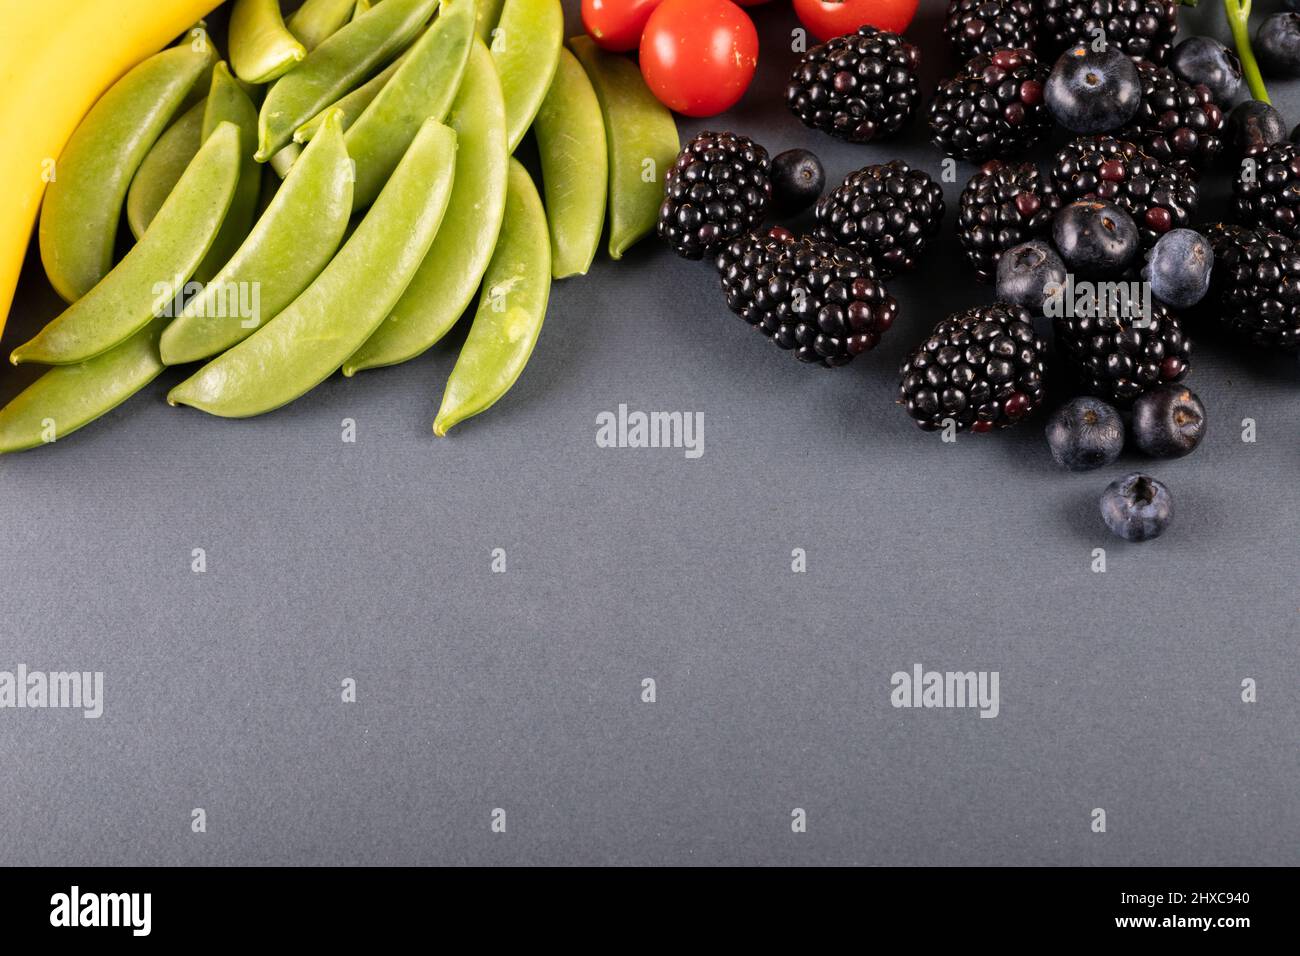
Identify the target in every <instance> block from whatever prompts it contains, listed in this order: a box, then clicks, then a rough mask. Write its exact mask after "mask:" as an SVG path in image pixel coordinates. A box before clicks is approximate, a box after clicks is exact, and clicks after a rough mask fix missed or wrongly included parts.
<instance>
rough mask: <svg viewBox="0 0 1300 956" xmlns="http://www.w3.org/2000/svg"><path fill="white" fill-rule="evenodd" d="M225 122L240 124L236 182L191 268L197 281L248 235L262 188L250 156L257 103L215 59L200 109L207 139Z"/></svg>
mask: <svg viewBox="0 0 1300 956" xmlns="http://www.w3.org/2000/svg"><path fill="white" fill-rule="evenodd" d="M225 122H230V123H234V124H235V125H236V126H238V127H239V185H238V186H236V187H235V195H234V198H232V199H231V200H230V208H229V209H227V210H226V219H225V221H224V222H223V223H222V224H221V231H220V232H218V233H217V238H216V239H214V240H213V241H212V248H210V249H209V250H208V254H207V255H206V256H204V257H203V261H202V262H201V263H199V267H198V268H197V269H195V270H194V278H196V279H198V280H199V281H200V282H207V281H208V280H209V279H211V278H212V277H213V276H214V275H216V274H217V273H218V272H219V271H220V270H221V267H222V266H224V265H225V264H226V262H227V260H229V259H230V257H231V256H232V255H234V252H235V250H236V249H238V248H239V246H240V243H242V242H243V241H244V239H245V238H246V237H247V236H248V230H249V229H251V228H252V226H253V217H254V216H256V215H257V197H258V194H259V193H260V192H261V191H262V167H261V165H260V164H259V163H258V162H257V160H255V159H254V158H253V151H254V149H255V147H256V146H257V107H255V106H254V105H253V101H252V100H251V99H249V98H248V94H247V93H245V92H244V88H243V87H242V86H240V85H239V82H238V81H237V80H236V79H235V78H234V77H233V76H231V75H230V70H229V69H227V67H226V64H225V63H218V64H217V65H216V67H214V68H213V70H212V88H211V90H210V91H209V92H208V105H207V109H206V110H204V113H203V138H204V139H207V138H208V137H209V136H211V135H212V133H213V131H214V130H215V129H216V128H217V127H218V126H220V125H221V124H222V123H225Z"/></svg>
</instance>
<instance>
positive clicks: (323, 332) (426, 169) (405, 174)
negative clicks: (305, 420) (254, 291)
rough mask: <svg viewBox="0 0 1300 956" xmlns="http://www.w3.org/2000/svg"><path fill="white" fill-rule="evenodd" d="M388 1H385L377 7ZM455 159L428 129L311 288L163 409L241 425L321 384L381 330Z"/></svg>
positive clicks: (451, 142) (448, 136)
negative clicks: (190, 410) (193, 411)
mask: <svg viewBox="0 0 1300 956" xmlns="http://www.w3.org/2000/svg"><path fill="white" fill-rule="evenodd" d="M394 2H396V0H385V2H384V3H383V4H381V8H382V7H383V6H386V5H387V4H389V3H394ZM378 9H379V8H377V9H376V11H375V13H377V12H378ZM373 15H374V14H371V16H373ZM455 158H456V134H455V133H454V132H453V131H452V130H451V129H449V128H448V127H446V126H443V125H441V124H440V123H438V122H436V121H434V120H427V121H426V122H425V124H424V126H422V127H421V128H420V132H419V133H417V134H416V136H415V139H414V141H413V142H412V143H411V146H410V148H409V149H408V150H407V151H406V155H405V156H403V157H402V161H401V162H400V163H398V165H397V169H396V170H394V172H393V176H392V178H391V179H390V180H389V181H388V185H386V186H385V187H384V191H383V192H382V193H380V194H379V198H378V199H377V200H375V204H374V205H373V206H371V207H370V211H369V212H368V213H367V214H366V217H365V218H364V219H363V220H362V221H361V224H360V225H359V226H357V229H356V231H355V232H354V233H353V234H352V236H351V237H350V238H349V239H348V240H347V242H345V243H344V245H343V248H342V249H340V250H339V253H338V255H336V256H335V257H334V258H333V260H331V261H330V264H329V265H327V266H326V267H325V270H324V271H323V272H322V273H321V274H320V275H319V276H317V277H316V279H315V281H313V282H312V284H311V285H309V286H308V287H307V289H306V290H305V291H304V292H303V293H302V294H301V295H300V296H298V298H296V299H294V301H293V302H292V303H291V304H290V305H289V307H288V308H286V309H285V310H284V311H283V312H281V313H280V314H279V315H277V316H276V317H275V318H273V319H272V320H271V321H270V322H268V323H267V324H266V325H265V326H263V327H262V328H261V329H259V330H258V331H257V332H255V333H254V334H253V335H251V336H250V337H249V338H247V339H245V340H244V341H242V342H240V343H239V344H238V345H236V346H235V347H234V348H232V349H231V350H230V351H229V352H225V353H223V354H222V355H219V356H218V357H217V358H215V359H213V360H212V361H211V362H209V363H208V364H207V365H205V366H203V368H201V369H200V370H199V371H198V372H196V373H195V374H194V375H193V376H192V377H190V378H188V379H186V380H185V381H184V382H182V383H181V384H180V385H177V386H176V387H175V388H174V389H172V391H171V394H169V395H168V396H167V400H168V401H169V402H171V403H172V404H173V405H176V404H184V405H193V406H194V407H196V408H200V409H202V410H203V411H205V412H209V413H211V414H213V415H221V416H224V417H227V418H245V417H248V416H250V415H260V414H262V413H263V412H269V411H271V410H272V409H275V408H279V407H280V406H281V405H284V404H286V403H288V402H291V401H293V400H294V399H295V398H298V397H299V396H301V395H303V394H305V393H306V392H308V391H310V390H311V389H313V388H315V387H316V386H317V385H319V384H320V383H321V382H323V381H325V379H327V378H329V376H330V375H331V374H333V373H334V372H335V371H337V370H338V368H339V366H340V365H342V364H343V360H344V359H346V358H347V357H348V356H349V355H351V354H352V353H353V352H354V351H356V348H357V346H358V345H360V344H361V343H362V342H363V341H365V339H366V337H367V336H368V335H369V334H370V333H371V332H372V331H374V328H375V326H377V325H378V324H379V323H380V322H382V321H383V319H384V316H385V315H387V314H388V310H389V309H391V308H392V307H393V303H395V302H396V301H397V298H398V296H400V295H401V294H402V290H403V289H405V288H406V284H407V283H408V282H410V281H411V276H412V275H414V273H415V270H416V268H417V267H418V266H419V264H420V262H421V261H422V260H423V259H424V256H425V253H427V252H428V251H429V246H430V244H431V243H432V242H433V237H434V234H435V233H437V231H438V225H439V223H440V222H441V221H442V216H443V212H444V211H445V210H446V208H447V198H448V196H449V195H450V193H451V185H452V178H453V176H454V170H455Z"/></svg>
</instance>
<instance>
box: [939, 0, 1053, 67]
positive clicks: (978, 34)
mask: <svg viewBox="0 0 1300 956" xmlns="http://www.w3.org/2000/svg"><path fill="white" fill-rule="evenodd" d="M943 34H944V36H946V37H947V38H948V42H949V43H951V44H952V48H953V51H954V52H955V53H956V54H957V58H958V59H959V60H969V59H970V58H971V57H973V56H980V55H981V54H988V53H992V52H993V51H994V50H1032V49H1033V48H1034V41H1035V40H1036V39H1037V36H1038V11H1037V10H1035V9H1034V3H1033V0H950V2H949V3H948V20H947V22H946V23H945V24H944V27H943Z"/></svg>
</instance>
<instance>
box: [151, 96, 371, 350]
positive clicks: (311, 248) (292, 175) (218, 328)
mask: <svg viewBox="0 0 1300 956" xmlns="http://www.w3.org/2000/svg"><path fill="white" fill-rule="evenodd" d="M351 213H352V163H351V162H350V160H349V159H348V153H347V150H346V149H345V148H344V145H343V130H342V128H341V127H340V126H339V121H338V117H337V116H333V117H330V118H329V119H328V120H327V121H326V123H325V125H324V126H323V127H321V134H320V135H319V136H317V137H316V138H315V139H313V140H312V141H311V144H310V145H309V146H308V147H307V148H306V149H305V150H303V153H302V157H301V158H300V159H299V160H298V162H296V163H294V165H293V169H292V170H290V172H289V175H288V177H287V178H286V179H285V181H284V184H283V185H282V186H281V187H280V189H279V190H278V191H277V192H276V194H275V198H274V199H272V200H271V202H270V205H268V206H267V207H266V212H265V213H264V214H263V215H262V217H261V218H260V219H258V221H257V225H255V226H254V227H253V231H252V232H250V233H249V234H248V238H247V239H245V240H244V244H243V245H242V246H240V247H239V249H238V251H236V252H235V254H234V255H233V256H232V257H231V258H230V261H229V262H227V263H226V266H225V268H224V269H222V270H221V271H220V272H219V273H217V275H216V276H214V277H213V279H212V281H211V282H209V283H208V284H207V285H205V286H204V287H203V291H202V292H200V293H199V294H198V295H197V296H195V297H194V298H192V299H190V301H189V302H187V303H186V305H185V308H184V309H183V310H182V311H181V313H180V315H178V316H177V317H176V320H175V321H174V322H172V324H171V325H169V326H168V327H167V331H166V332H164V333H163V335H162V342H161V345H160V349H161V354H162V360H163V362H164V363H166V364H167V365H179V364H182V363H184V362H198V361H201V360H202V359H206V358H210V357H212V356H213V355H216V354H218V353H219V352H224V351H225V350H226V349H228V348H230V347H231V346H233V345H237V344H238V343H240V342H242V341H243V340H244V339H246V338H248V336H250V335H252V334H253V332H255V331H256V330H257V329H258V328H260V327H261V325H262V324H263V323H262V317H263V316H266V317H267V318H268V319H269V318H270V317H271V316H275V315H279V313H280V312H281V311H282V310H283V309H285V308H286V307H287V306H288V305H289V303H291V302H292V301H293V300H294V299H296V298H297V297H298V294H299V293H300V292H302V290H303V289H305V288H307V286H308V285H310V284H311V282H312V280H313V279H315V278H316V276H318V275H320V271H321V270H322V269H324V268H325V266H326V264H327V263H328V262H329V261H330V259H332V258H333V257H334V252H335V250H337V249H338V247H339V242H340V241H342V239H343V231H344V229H346V228H347V225H348V217H349V216H350V215H351Z"/></svg>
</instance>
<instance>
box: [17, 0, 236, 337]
mask: <svg viewBox="0 0 1300 956" xmlns="http://www.w3.org/2000/svg"><path fill="white" fill-rule="evenodd" d="M219 2H220V0H114V2H113V3H105V2H103V0H42V2H41V3H8V2H6V3H3V4H0V142H3V143H4V144H5V146H4V149H2V150H0V183H4V186H5V201H4V202H3V203H0V332H3V331H4V324H5V319H6V317H7V316H8V314H9V306H10V304H11V302H12V301H13V292H14V286H15V285H17V284H18V273H19V271H20V270H21V269H22V264H23V257H24V256H25V255H26V254H27V246H28V242H29V241H30V239H31V235H32V226H33V225H34V224H35V222H36V213H37V211H38V210H39V209H40V205H41V197H42V196H43V195H44V194H45V184H46V182H47V181H49V179H50V177H51V176H57V175H58V165H57V163H56V160H57V158H58V156H59V154H60V153H61V152H62V150H63V147H64V144H66V143H67V141H68V138H69V137H70V136H71V135H72V131H73V130H74V129H76V128H77V124H78V123H80V122H81V119H82V117H83V116H85V115H86V113H87V112H88V111H89V110H90V107H91V106H93V105H94V103H95V100H97V99H98V98H99V96H100V94H101V93H103V92H104V91H105V90H106V89H108V88H109V87H110V86H111V85H112V84H113V83H114V81H116V80H117V79H118V78H119V77H120V76H122V74H124V73H125V72H126V71H127V70H129V69H130V68H131V67H133V66H135V65H136V64H137V63H139V62H140V61H141V60H143V59H144V58H145V57H147V56H150V55H151V54H154V53H157V52H158V51H159V50H161V49H162V48H163V47H164V46H166V45H167V44H168V42H170V41H171V40H173V39H175V38H176V37H177V36H179V35H180V34H181V33H183V32H185V30H186V29H188V28H189V27H191V26H193V25H194V24H195V23H197V22H198V21H199V20H200V19H202V18H203V17H204V16H206V15H207V14H209V13H211V12H212V10H213V9H215V8H216V7H217V5H218V3H219Z"/></svg>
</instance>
